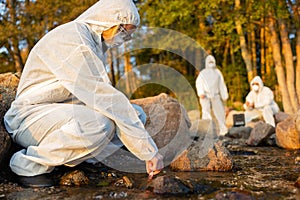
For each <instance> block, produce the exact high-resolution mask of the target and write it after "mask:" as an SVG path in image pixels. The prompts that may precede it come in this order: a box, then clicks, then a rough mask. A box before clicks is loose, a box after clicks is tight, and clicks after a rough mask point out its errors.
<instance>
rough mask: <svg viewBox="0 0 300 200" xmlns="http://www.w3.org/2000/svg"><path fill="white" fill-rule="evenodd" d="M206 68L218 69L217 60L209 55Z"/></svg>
mask: <svg viewBox="0 0 300 200" xmlns="http://www.w3.org/2000/svg"><path fill="white" fill-rule="evenodd" d="M205 68H206V69H210V68H216V59H215V57H213V56H212V55H208V56H207V57H206V59H205Z"/></svg>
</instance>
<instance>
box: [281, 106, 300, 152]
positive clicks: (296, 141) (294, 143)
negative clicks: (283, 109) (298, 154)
mask: <svg viewBox="0 0 300 200" xmlns="http://www.w3.org/2000/svg"><path fill="white" fill-rule="evenodd" d="M276 144H277V145H278V146H279V147H282V148H286V149H300V110H299V111H298V112H297V113H296V114H292V115H290V116H289V117H288V118H286V119H285V120H284V121H282V122H280V123H278V124H277V126H276Z"/></svg>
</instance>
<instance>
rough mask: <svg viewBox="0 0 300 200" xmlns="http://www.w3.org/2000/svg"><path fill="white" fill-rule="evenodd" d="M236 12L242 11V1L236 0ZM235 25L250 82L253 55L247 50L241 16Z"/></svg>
mask: <svg viewBox="0 0 300 200" xmlns="http://www.w3.org/2000/svg"><path fill="white" fill-rule="evenodd" d="M235 10H236V11H239V10H240V0H235ZM235 25H236V31H237V33H238V35H239V40H240V46H241V51H242V57H243V59H244V61H245V64H246V68H247V74H248V81H249V82H250V81H251V80H252V79H253V69H252V63H251V55H250V54H249V51H248V49H247V43H246V39H245V36H244V32H243V28H242V24H241V22H240V20H239V15H237V17H236V20H235Z"/></svg>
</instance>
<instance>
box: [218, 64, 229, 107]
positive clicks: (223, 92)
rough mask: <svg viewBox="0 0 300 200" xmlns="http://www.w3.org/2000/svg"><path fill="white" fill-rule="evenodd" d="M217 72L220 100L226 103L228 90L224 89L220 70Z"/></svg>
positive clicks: (224, 84)
mask: <svg viewBox="0 0 300 200" xmlns="http://www.w3.org/2000/svg"><path fill="white" fill-rule="evenodd" d="M217 71H218V74H219V77H220V80H219V89H220V95H221V98H222V100H223V101H226V100H227V99H228V90H227V87H226V83H225V81H224V77H223V75H222V73H221V71H220V70H217Z"/></svg>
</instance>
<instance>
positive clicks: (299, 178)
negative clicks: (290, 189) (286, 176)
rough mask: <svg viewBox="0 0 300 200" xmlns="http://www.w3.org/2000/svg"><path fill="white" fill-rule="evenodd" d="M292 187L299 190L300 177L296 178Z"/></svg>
mask: <svg viewBox="0 0 300 200" xmlns="http://www.w3.org/2000/svg"><path fill="white" fill-rule="evenodd" d="M294 186H295V187H297V188H300V177H298V178H297V180H296V181H295V183H294Z"/></svg>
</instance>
